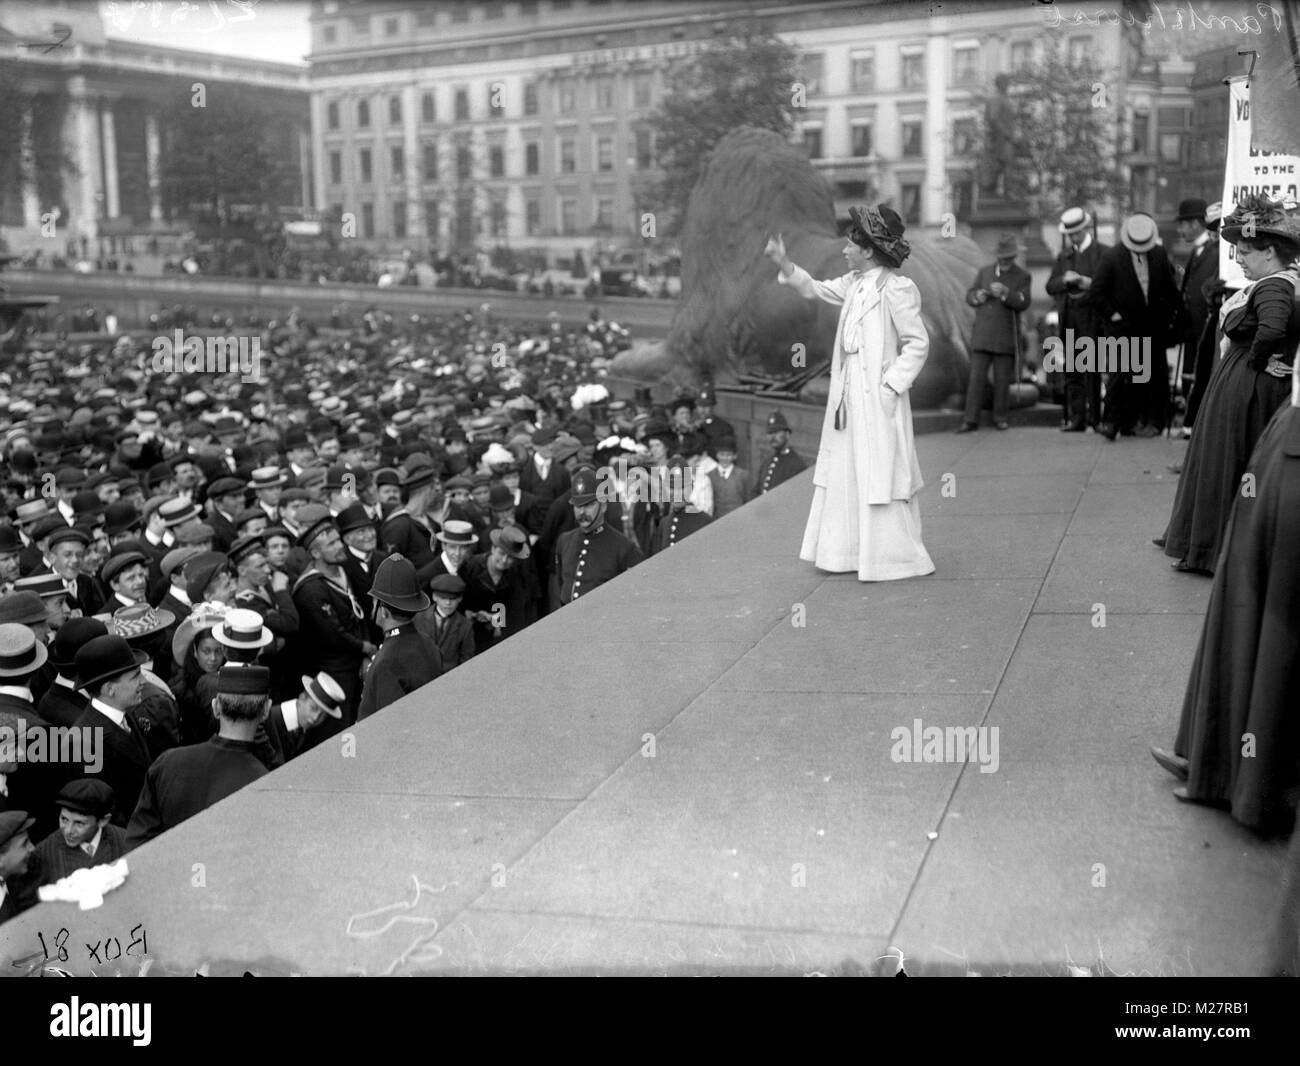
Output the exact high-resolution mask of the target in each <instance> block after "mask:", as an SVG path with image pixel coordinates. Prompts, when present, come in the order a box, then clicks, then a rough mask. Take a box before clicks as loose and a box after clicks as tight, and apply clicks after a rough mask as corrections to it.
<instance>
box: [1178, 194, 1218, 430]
mask: <svg viewBox="0 0 1300 1066" xmlns="http://www.w3.org/2000/svg"><path fill="white" fill-rule="evenodd" d="M1215 207H1216V209H1217V208H1218V205H1217V204H1216V205H1215ZM1209 210H1210V209H1209V207H1208V206H1207V205H1206V203H1205V201H1204V200H1198V199H1191V200H1184V201H1183V202H1182V203H1180V204H1179V205H1178V221H1177V226H1178V236H1179V237H1181V238H1182V239H1183V240H1184V241H1186V242H1187V243H1188V244H1190V245H1191V246H1192V253H1191V255H1190V256H1188V258H1187V262H1186V264H1185V265H1184V266H1183V279H1182V282H1181V283H1180V285H1179V293H1180V295H1181V296H1182V298H1183V309H1184V311H1185V312H1186V313H1185V316H1184V320H1185V321H1186V323H1187V328H1186V329H1185V330H1184V331H1183V336H1182V342H1183V348H1182V355H1183V367H1182V373H1181V378H1182V380H1181V381H1180V382H1179V385H1180V386H1181V387H1182V389H1183V394H1184V395H1185V396H1186V397H1187V412H1186V414H1185V416H1184V418H1183V427H1184V428H1185V429H1186V428H1190V427H1191V426H1192V424H1193V423H1194V422H1195V421H1196V412H1197V410H1198V409H1199V408H1200V406H1201V397H1202V396H1204V395H1205V386H1206V385H1207V384H1209V380H1210V374H1211V373H1212V372H1213V370H1214V359H1215V356H1216V355H1217V354H1218V346H1217V345H1216V344H1215V343H1214V339H1213V334H1212V335H1211V340H1210V343H1209V344H1204V345H1203V344H1202V343H1201V335H1202V333H1204V332H1205V327H1206V324H1207V323H1208V322H1209V321H1210V319H1211V317H1212V311H1211V308H1210V301H1209V299H1208V297H1207V295H1206V292H1205V290H1206V288H1207V287H1211V286H1213V285H1214V284H1215V283H1216V282H1217V281H1218V280H1219V236H1218V230H1219V221H1218V219H1219V214H1218V211H1217V210H1216V211H1215V215H1214V219H1213V220H1211V219H1210V217H1209ZM1211 226H1213V230H1211Z"/></svg>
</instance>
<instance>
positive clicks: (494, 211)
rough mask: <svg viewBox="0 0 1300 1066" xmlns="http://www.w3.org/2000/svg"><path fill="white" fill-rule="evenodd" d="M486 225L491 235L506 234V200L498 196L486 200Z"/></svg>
mask: <svg viewBox="0 0 1300 1066" xmlns="http://www.w3.org/2000/svg"><path fill="white" fill-rule="evenodd" d="M488 227H489V232H490V233H491V234H492V236H493V237H504V236H505V235H506V202H505V201H504V200H503V199H501V198H500V197H499V196H494V197H492V199H491V200H490V201H489V202H488Z"/></svg>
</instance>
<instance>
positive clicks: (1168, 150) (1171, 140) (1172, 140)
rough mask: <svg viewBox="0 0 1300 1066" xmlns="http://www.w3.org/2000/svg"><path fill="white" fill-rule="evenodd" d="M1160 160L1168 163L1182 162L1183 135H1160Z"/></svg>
mask: <svg viewBox="0 0 1300 1066" xmlns="http://www.w3.org/2000/svg"><path fill="white" fill-rule="evenodd" d="M1160 158H1161V159H1162V160H1163V161H1164V162H1166V163H1181V162H1182V159H1183V135H1182V134H1181V133H1162V134H1161V135H1160Z"/></svg>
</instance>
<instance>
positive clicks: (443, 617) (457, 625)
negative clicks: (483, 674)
mask: <svg viewBox="0 0 1300 1066" xmlns="http://www.w3.org/2000/svg"><path fill="white" fill-rule="evenodd" d="M429 593H430V596H431V597H432V599H433V605H432V606H431V607H429V608H428V609H427V610H424V611H421V612H420V613H419V614H417V615H416V616H415V628H416V631H417V632H419V633H420V634H422V635H423V636H424V638H425V639H426V640H427V641H429V643H431V644H433V645H434V646H436V647H437V649H438V653H439V654H440V655H441V656H442V670H443V673H446V672H447V671H448V670H452V669H454V668H455V667H457V666H459V665H460V664H461V663H463V662H468V661H469V660H470V659H472V658H473V657H474V649H475V646H474V624H473V623H472V622H471V621H470V620H469V619H468V618H466V617H465V615H464V614H463V613H462V612H461V611H460V610H459V608H460V601H461V597H462V596H464V594H465V582H464V581H462V580H461V579H460V578H459V577H457V576H456V575H455V574H439V575H438V576H437V577H435V578H434V579H433V580H432V581H430V582H429Z"/></svg>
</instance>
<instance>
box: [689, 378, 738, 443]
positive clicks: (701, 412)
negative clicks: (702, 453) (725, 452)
mask: <svg viewBox="0 0 1300 1066" xmlns="http://www.w3.org/2000/svg"><path fill="white" fill-rule="evenodd" d="M717 402H718V397H717V395H716V394H715V393H714V391H713V386H712V385H705V386H704V387H703V388H702V389H700V395H699V398H698V399H697V400H696V401H695V415H696V418H697V419H698V421H697V422H696V425H695V431H696V432H697V433H700V434H702V435H703V436H704V444H705V447H706V448H708V449H710V450H712V449H713V448H714V447H715V446H716V445H717V442H718V441H719V440H721V439H722V438H723V437H735V435H736V430H735V428H734V427H733V426H732V424H731V423H730V422H728V421H727V420H726V419H725V418H715V417H714V415H713V409H714V407H715V406H716V405H717Z"/></svg>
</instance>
